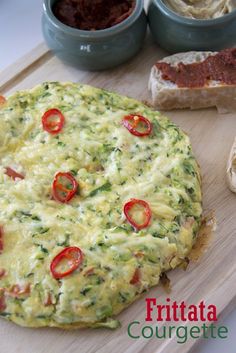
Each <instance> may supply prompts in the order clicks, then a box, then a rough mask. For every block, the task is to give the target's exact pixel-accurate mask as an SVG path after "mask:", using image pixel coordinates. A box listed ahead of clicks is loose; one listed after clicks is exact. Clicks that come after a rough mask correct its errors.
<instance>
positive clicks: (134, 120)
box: [122, 114, 152, 137]
mask: <svg viewBox="0 0 236 353" xmlns="http://www.w3.org/2000/svg"><path fill="white" fill-rule="evenodd" d="M122 124H123V125H124V127H126V129H127V130H129V132H130V133H131V134H133V135H135V136H139V137H143V136H148V135H150V134H151V132H152V124H151V122H150V121H149V120H148V119H147V118H144V116H142V115H137V114H130V115H126V116H125V117H124V118H123V120H122ZM143 125H144V129H143V130H138V128H139V129H140V128H141V127H142V126H143Z"/></svg>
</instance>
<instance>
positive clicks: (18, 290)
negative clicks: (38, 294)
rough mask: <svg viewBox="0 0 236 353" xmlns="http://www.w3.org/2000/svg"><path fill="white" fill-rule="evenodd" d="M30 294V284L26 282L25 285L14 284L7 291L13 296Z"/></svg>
mask: <svg viewBox="0 0 236 353" xmlns="http://www.w3.org/2000/svg"><path fill="white" fill-rule="evenodd" d="M28 294H30V284H26V285H25V286H24V287H21V286H19V284H14V285H13V286H12V287H11V288H10V290H9V291H7V295H9V296H10V297H13V298H18V297H19V296H21V295H28Z"/></svg>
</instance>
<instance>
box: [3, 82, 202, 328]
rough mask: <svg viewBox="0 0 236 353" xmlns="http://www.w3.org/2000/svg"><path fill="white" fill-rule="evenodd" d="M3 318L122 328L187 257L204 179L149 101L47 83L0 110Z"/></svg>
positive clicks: (183, 141) (181, 139) (183, 140)
mask: <svg viewBox="0 0 236 353" xmlns="http://www.w3.org/2000/svg"><path fill="white" fill-rule="evenodd" d="M0 158H1V163H0V315H1V316H2V317H4V318H6V319H8V320H12V321H14V322H15V323H17V324H19V325H23V326H30V327H41V326H56V327H62V328H70V327H98V326H104V327H111V328H115V327H117V324H118V321H117V320H115V319H114V316H115V315H116V314H118V313H119V312H120V311H121V310H122V309H124V308H125V307H127V306H128V305H129V304H130V303H132V302H133V301H134V300H135V299H136V298H137V297H138V296H139V295H140V294H141V293H143V292H145V291H147V290H148V288H150V287H152V286H155V285H156V284H157V283H158V281H159V278H160V275H161V274H162V273H163V272H165V271H167V270H169V269H172V268H175V267H176V266H177V265H179V264H180V263H181V262H182V261H183V260H184V258H185V257H186V256H187V255H188V253H189V252H190V250H191V248H192V246H193V244H194V242H195V240H196V236H197V232H198V230H199V227H200V223H201V214H202V206H201V182H200V174H199V168H198V165H197V162H196V160H195V158H194V156H193V153H192V148H191V145H190V142H189V138H188V137H187V136H186V135H185V134H184V133H183V132H182V131H181V130H180V129H179V128H178V127H176V125H175V124H173V123H172V122H170V121H169V120H168V119H166V118H164V117H163V116H161V115H160V114H159V113H158V112H154V111H152V110H151V109H150V108H148V107H147V106H145V105H144V104H142V103H140V102H138V101H135V100H133V99H130V98H126V97H122V96H119V95H117V94H115V93H110V92H107V91H104V90H101V89H97V88H93V87H90V86H85V85H80V84H73V83H64V84H61V83H58V82H50V83H44V84H42V85H39V86H37V87H36V88H34V89H32V90H27V91H21V92H17V93H15V94H14V95H12V96H11V97H9V98H8V99H7V101H6V102H5V104H3V105H2V106H1V109H0Z"/></svg>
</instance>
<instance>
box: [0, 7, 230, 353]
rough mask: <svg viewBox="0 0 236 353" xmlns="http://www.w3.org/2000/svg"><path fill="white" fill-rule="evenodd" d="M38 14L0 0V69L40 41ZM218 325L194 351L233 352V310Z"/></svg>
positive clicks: (39, 17)
mask: <svg viewBox="0 0 236 353" xmlns="http://www.w3.org/2000/svg"><path fill="white" fill-rule="evenodd" d="M41 13H42V0H0V71H2V70H3V69H4V68H5V67H7V66H8V65H10V64H12V63H14V62H15V61H16V60H17V59H19V58H20V57H21V56H23V55H24V54H26V53H27V52H28V51H30V50H31V49H33V48H34V47H35V46H36V45H37V44H39V43H40V42H41V41H43V38H42V34H41ZM235 135H236V132H235ZM235 255H236V254H235ZM221 324H222V325H226V326H227V327H228V328H229V338H228V339H227V340H219V339H211V340H205V341H203V342H201V343H200V345H199V346H198V347H197V348H196V349H195V351H194V353H212V352H214V353H235V352H236V310H235V311H234V312H233V313H232V314H231V315H230V316H229V317H228V318H227V319H226V320H225V321H224V322H222V323H221ZM34 353H38V352H34ZM65 353H66V352H65ZM81 353H86V352H81ZM170 353H171V352H170Z"/></svg>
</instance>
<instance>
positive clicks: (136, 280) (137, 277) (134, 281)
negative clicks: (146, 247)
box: [129, 268, 141, 285]
mask: <svg viewBox="0 0 236 353" xmlns="http://www.w3.org/2000/svg"><path fill="white" fill-rule="evenodd" d="M140 277H141V273H140V269H139V268H136V270H135V271H134V274H133V277H132V279H131V280H130V282H129V283H130V284H134V285H135V284H138V283H139V282H140Z"/></svg>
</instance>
